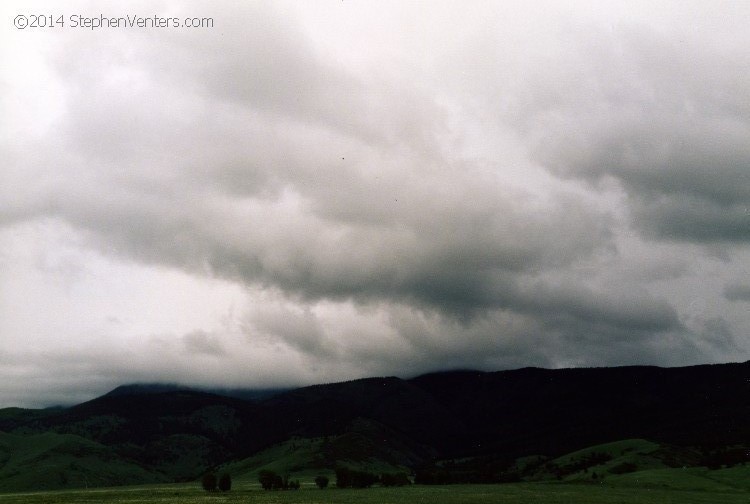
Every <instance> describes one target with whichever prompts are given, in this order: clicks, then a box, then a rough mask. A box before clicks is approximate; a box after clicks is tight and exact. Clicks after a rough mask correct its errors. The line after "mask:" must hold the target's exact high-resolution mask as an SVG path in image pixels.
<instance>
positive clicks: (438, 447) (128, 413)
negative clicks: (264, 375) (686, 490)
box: [0, 362, 750, 481]
mask: <svg viewBox="0 0 750 504" xmlns="http://www.w3.org/2000/svg"><path fill="white" fill-rule="evenodd" d="M749 399H750V362H744V363H729V364H710V365H698V366H687V367H679V368H663V367H658V366H621V367H616V368H570V369H553V370H550V369H543V368H534V367H526V368H521V369H517V370H505V371H495V372H486V371H473V370H451V371H445V372H434V373H427V374H424V375H420V376H417V377H414V378H410V379H402V378H397V377H392V376H391V377H371V378H363V379H358V380H350V381H346V382H338V383H330V384H320V385H312V386H307V387H300V388H296V389H292V390H281V391H280V390H275V391H274V392H273V393H270V394H269V395H268V396H266V397H262V398H258V399H253V400H246V399H242V398H238V397H232V396H230V395H222V394H217V393H213V392H209V391H206V390H200V389H194V388H191V387H185V386H181V385H170V384H131V385H124V386H121V387H118V388H115V389H113V390H112V391H110V392H108V393H106V394H104V395H102V396H99V397H96V398H94V399H92V400H90V401H86V402H84V403H81V404H77V405H75V406H72V407H69V408H64V409H60V410H19V409H13V408H8V409H4V410H0V431H5V432H7V433H9V434H13V435H39V434H42V433H46V432H51V433H54V434H55V435H74V436H79V437H80V438H83V439H87V440H90V441H92V442H95V443H98V444H99V445H101V446H102V447H104V448H101V450H105V449H106V450H107V453H111V455H108V456H111V457H112V459H113V460H114V459H117V460H121V461H123V462H122V463H123V464H125V463H127V464H132V467H138V468H140V469H142V472H143V473H144V474H145V473H148V474H151V475H153V479H154V480H155V481H185V480H189V479H193V478H195V477H197V476H198V475H199V474H200V473H201V472H202V471H203V470H205V469H207V468H210V467H216V466H219V465H221V464H225V463H229V462H231V461H238V460H243V459H246V458H247V457H251V456H253V455H254V454H257V453H260V452H262V451H263V450H268V449H270V448H271V447H272V446H274V445H279V443H285V442H288V440H290V439H309V440H315V439H318V440H324V439H329V440H330V442H323V441H315V442H313V441H310V442H309V443H308V444H309V446H316V447H319V449H320V450H321V453H319V454H318V455H315V456H314V457H313V458H314V459H315V460H317V461H318V462H316V463H319V464H322V465H321V467H327V468H328V469H332V468H333V467H335V466H336V465H337V464H341V463H359V462H357V460H353V459H347V460H348V462H345V461H344V460H343V459H339V458H337V457H344V456H346V457H354V458H355V459H356V458H358V457H359V458H363V459H362V461H361V462H362V463H365V459H367V458H368V457H369V458H370V459H372V460H375V459H377V458H378V457H381V456H385V455H384V454H389V455H387V458H388V461H387V462H388V464H390V466H391V467H395V466H398V465H399V464H400V465H402V466H403V467H406V468H410V470H416V468H417V466H423V465H425V464H427V465H429V464H430V463H433V462H435V461H438V460H440V459H460V458H467V457H468V458H469V459H471V458H476V457H479V458H480V459H482V460H487V461H490V462H488V464H490V465H492V464H495V466H497V467H505V466H507V464H508V463H509V462H508V461H510V460H513V459H515V458H518V457H524V456H531V455H544V456H546V457H558V456H561V455H563V454H565V453H570V452H574V451H576V450H578V449H582V448H585V447H587V446H594V445H599V444H602V443H607V442H612V441H616V440H619V439H649V440H651V441H655V442H658V443H664V444H668V445H670V446H672V445H674V446H681V447H690V450H692V451H691V453H692V452H696V453H698V452H700V453H704V454H711V453H717V454H718V455H716V456H717V457H720V455H721V453H720V452H721V450H723V449H724V448H726V447H731V446H739V445H742V446H744V444H746V443H748V441H747V440H748V439H750V401H749ZM292 445H294V443H292V444H290V446H292ZM389 447H390V448H389ZM686 449H687V448H686ZM735 451H736V450H735ZM102 453H104V452H102ZM347 454H348V455H347ZM379 454H380V455H379ZM313 455H314V454H313ZM311 456H312V455H311ZM373 457H374V458H373ZM431 461H432V462H431ZM394 464H395V465H394ZM376 465H377V464H376ZM123 467H124V466H123ZM129 467H130V466H129ZM129 471H130V470H129ZM131 472H132V471H131ZM139 474H141V473H139ZM62 480H65V479H64V478H61V481H62ZM67 480H68V481H72V480H73V479H71V478H68V479H67Z"/></svg>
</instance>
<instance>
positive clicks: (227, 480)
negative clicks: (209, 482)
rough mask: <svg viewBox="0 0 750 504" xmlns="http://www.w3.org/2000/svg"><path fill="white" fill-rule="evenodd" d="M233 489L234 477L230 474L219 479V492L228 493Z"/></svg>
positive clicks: (225, 474)
mask: <svg viewBox="0 0 750 504" xmlns="http://www.w3.org/2000/svg"><path fill="white" fill-rule="evenodd" d="M231 489H232V477H231V476H230V475H229V473H224V474H222V475H221V477H220V478H219V490H221V491H222V492H228V491H230V490H231Z"/></svg>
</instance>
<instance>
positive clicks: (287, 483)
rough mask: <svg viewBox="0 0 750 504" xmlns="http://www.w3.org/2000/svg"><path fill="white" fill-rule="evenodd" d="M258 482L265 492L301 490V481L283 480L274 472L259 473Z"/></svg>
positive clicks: (284, 478) (286, 477)
mask: <svg viewBox="0 0 750 504" xmlns="http://www.w3.org/2000/svg"><path fill="white" fill-rule="evenodd" d="M258 481H259V482H260V486H262V487H263V489H264V490H299V487H300V484H299V480H290V479H289V476H284V477H283V478H282V477H281V476H280V475H278V474H276V473H275V472H273V471H268V470H263V471H260V473H258Z"/></svg>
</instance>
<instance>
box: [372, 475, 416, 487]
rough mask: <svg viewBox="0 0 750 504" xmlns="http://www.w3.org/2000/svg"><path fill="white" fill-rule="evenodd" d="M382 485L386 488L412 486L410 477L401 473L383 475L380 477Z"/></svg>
mask: <svg viewBox="0 0 750 504" xmlns="http://www.w3.org/2000/svg"><path fill="white" fill-rule="evenodd" d="M380 484H381V485H382V486H385V487H392V486H406V485H411V480H410V479H409V475H408V474H406V473H403V472H400V473H383V474H381V475H380Z"/></svg>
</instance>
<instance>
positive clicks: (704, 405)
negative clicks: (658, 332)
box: [411, 363, 750, 454]
mask: <svg viewBox="0 0 750 504" xmlns="http://www.w3.org/2000/svg"><path fill="white" fill-rule="evenodd" d="M411 383H413V384H414V385H416V386H418V387H420V388H422V389H423V390H424V391H425V392H427V393H429V394H430V395H431V396H432V397H434V398H435V399H436V400H437V401H438V402H439V403H440V404H442V405H444V406H445V407H446V408H447V409H449V410H450V411H451V414H452V415H453V416H457V417H459V418H461V419H462V421H463V422H464V423H465V424H466V425H467V426H468V428H469V430H470V431H471V432H472V433H473V439H472V446H473V447H474V448H475V449H476V450H478V451H485V450H486V451H504V452H511V453H517V454H525V453H547V454H560V453H565V452H567V451H571V450H574V449H575V448H576V447H581V446H587V445H593V444H597V443H602V442H606V441H609V440H614V439H623V438H634V437H645V438H649V439H655V440H658V441H663V442H668V443H673V444H682V445H705V446H714V445H722V444H724V445H725V444H731V443H738V442H744V441H745V440H746V439H750V438H749V437H748V435H750V423H749V422H748V420H750V401H749V399H750V364H748V363H743V364H725V365H711V366H693V367H686V368H658V367H622V368H594V369H562V370H546V369H535V368H526V369H520V370H516V371H501V372H496V373H480V372H457V373H438V374H432V375H425V376H421V377H418V378H415V379H413V380H411Z"/></svg>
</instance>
